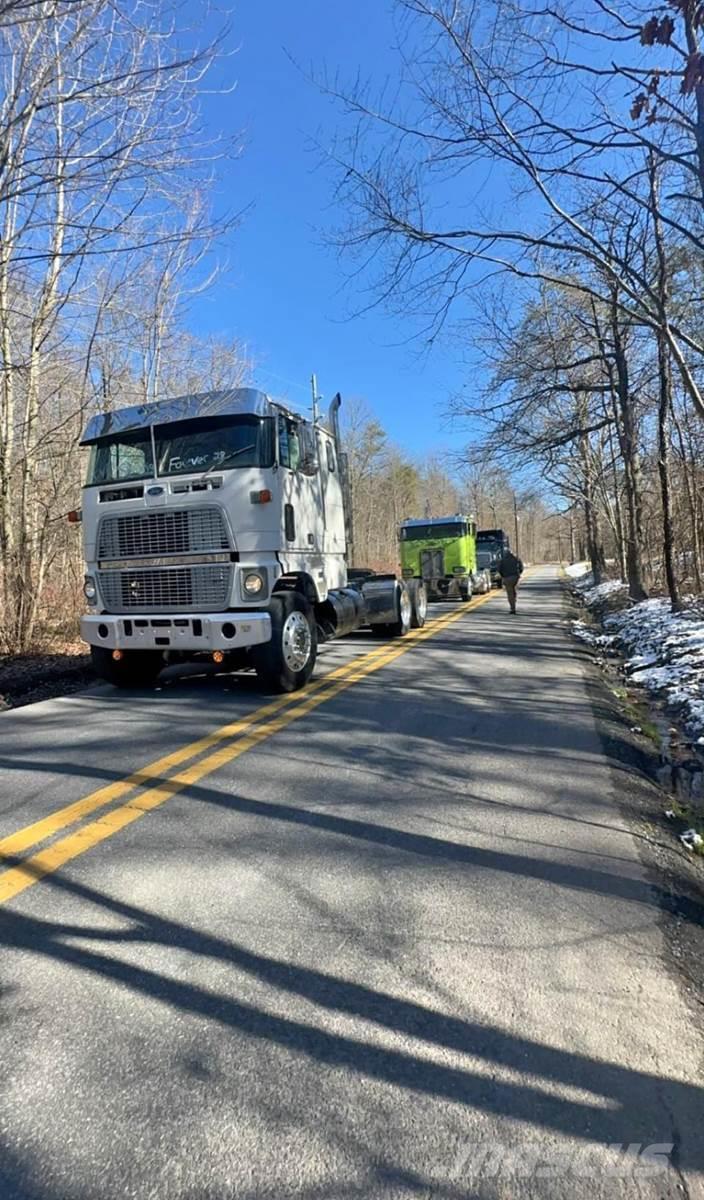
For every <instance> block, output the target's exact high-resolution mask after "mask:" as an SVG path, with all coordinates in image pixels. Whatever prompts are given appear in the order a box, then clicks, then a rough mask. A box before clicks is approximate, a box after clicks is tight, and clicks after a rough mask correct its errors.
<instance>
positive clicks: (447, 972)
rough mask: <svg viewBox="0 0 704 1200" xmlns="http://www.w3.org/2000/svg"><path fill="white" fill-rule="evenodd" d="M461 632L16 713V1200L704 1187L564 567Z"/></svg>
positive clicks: (12, 1061)
mask: <svg viewBox="0 0 704 1200" xmlns="http://www.w3.org/2000/svg"><path fill="white" fill-rule="evenodd" d="M433 618H434V622H435V623H434V625H433V626H432V628H431V630H430V632H431V634H432V636H427V637H425V636H423V637H421V638H415V639H412V640H409V639H405V640H404V641H403V642H397V643H393V644H391V645H390V646H384V645H382V646H380V645H379V643H376V642H372V641H371V639H366V638H363V637H357V638H350V639H348V640H347V641H345V642H341V643H340V644H339V645H335V646H332V647H330V648H329V649H327V651H326V653H325V654H324V656H323V657H322V659H321V663H320V668H319V671H318V675H317V677H316V679H317V681H322V680H323V679H325V680H326V682H325V683H322V684H321V686H314V687H313V689H312V690H310V691H309V692H306V693H299V695H298V696H297V697H294V698H293V699H292V700H291V699H287V700H284V701H281V702H276V701H275V702H274V704H273V706H272V705H271V704H270V702H269V701H267V700H266V698H264V697H262V696H261V695H259V694H258V693H257V691H256V686H255V684H254V681H253V680H248V679H247V678H246V677H241V678H240V679H230V678H228V677H223V676H220V677H216V678H213V677H208V676H203V675H194V676H192V677H190V678H188V679H183V678H181V679H174V678H170V679H169V678H167V677H165V678H164V679H163V681H162V683H161V686H160V687H159V689H158V690H156V691H154V692H150V693H140V694H133V695H126V694H118V693H116V692H112V691H110V690H109V689H107V688H102V687H96V688H95V689H92V690H91V691H88V692H85V693H82V694H80V695H75V696H71V697H66V698H64V699H60V700H52V701H47V702H44V703H40V704H37V705H33V706H30V707H28V708H25V709H20V710H18V711H16V712H10V713H7V714H4V715H2V716H0V766H1V767H2V775H1V776H0V779H1V795H0V851H2V852H3V853H4V854H5V856H6V857H5V869H4V872H3V873H1V874H0V946H1V951H0V1054H1V1058H0V1062H1V1064H2V1070H1V1071H0V1200H20V1198H22V1200H113V1198H114V1200H118V1198H120V1200H122V1198H126V1197H130V1198H132V1197H134V1198H135V1200H146V1198H150V1200H151V1198H155V1200H230V1198H237V1200H286V1198H288V1197H296V1200H347V1198H352V1197H355V1198H365V1200H366V1198H376V1197H379V1198H381V1197H383V1198H384V1200H386V1198H391V1197H393V1198H394V1200H396V1198H398V1200H402V1198H403V1200H406V1198H410V1197H416V1198H417V1197H422V1198H426V1197H427V1198H430V1197H433V1198H434V1200H442V1198H446V1200H460V1198H469V1197H480V1198H484V1197H486V1198H487V1200H489V1198H492V1200H493V1198H499V1197H502V1198H503V1197H512V1198H515V1197H518V1198H522V1197H550V1198H552V1197H565V1198H567V1197H569V1198H570V1200H573V1198H581V1197H584V1198H585V1200H586V1198H587V1197H589V1198H590V1200H592V1198H599V1197H602V1196H604V1197H606V1196H609V1197H612V1196H628V1197H631V1196H635V1197H639V1198H641V1200H655V1197H658V1198H661V1200H662V1198H665V1197H678V1198H681V1197H683V1196H688V1197H692V1198H694V1197H699V1196H702V1195H704V1183H703V1181H704V1134H703V1133H702V1130H704V1091H703V1090H702V1078H701V1069H700V1066H701V1038H700V1030H699V1029H698V1028H697V1025H696V1018H695V1016H694V1014H693V1011H692V1009H691V1007H690V1004H689V1002H688V1000H687V997H686V995H685V992H684V990H683V988H682V987H681V985H680V982H679V981H678V979H677V978H676V977H674V976H673V975H672V974H671V973H670V971H669V968H668V965H667V962H668V960H667V957H666V955H665V947H664V939H663V932H662V928H661V919H662V917H661V908H660V901H661V899H662V897H661V896H660V895H659V892H658V887H657V884H656V883H655V882H653V881H652V880H649V879H648V878H647V877H646V875H645V873H644V869H643V867H642V866H641V863H640V860H639V854H638V838H637V834H635V833H634V832H632V831H630V830H629V828H628V827H627V825H626V823H625V819H624V818H623V817H622V816H621V815H620V809H619V804H618V792H619V791H620V790H621V789H623V788H624V787H630V786H637V780H634V779H633V778H631V777H630V773H629V771H628V770H627V769H626V768H623V769H622V771H620V772H619V771H616V770H614V769H613V767H612V766H610V765H609V764H608V763H607V760H606V759H605V757H604V754H603V752H602V747H601V742H600V739H599V734H598V730H597V727H596V724H595V718H594V715H593V712H592V708H591V704H590V701H589V698H588V692H587V688H586V686H585V677H584V672H585V669H588V668H585V666H584V664H583V662H582V659H581V658H580V655H579V653H578V652H577V651H576V650H575V649H574V647H573V646H572V645H571V643H570V642H569V640H568V638H567V635H566V632H565V625H564V613H563V610H562V601H561V596H560V589H559V584H558V582H557V576H556V571H555V570H554V569H553V568H542V569H538V570H536V571H535V572H533V574H532V576H531V577H530V578H529V579H528V580H527V581H526V582H525V583H524V586H523V588H522V590H521V595H520V601H519V613H518V616H516V617H511V616H509V614H508V612H507V610H506V603H505V600H504V598H503V597H502V596H499V595H494V596H493V597H492V598H490V599H489V600H488V601H485V600H484V599H482V600H481V601H480V602H479V603H478V604H477V605H476V607H473V608H472V606H470V610H469V611H468V610H467V609H466V608H465V609H464V610H462V612H460V608H459V606H458V605H452V604H445V605H440V606H437V607H435V608H434V609H433ZM406 642H408V647H406ZM370 655H372V656H373V655H376V657H375V658H374V657H370ZM372 668H374V669H372ZM262 708H264V711H263V712H262V711H261V710H262ZM184 747H185V749H183V748H184ZM164 759H166V761H163V760H164ZM143 768H147V769H146V770H142V769H143ZM125 780H127V782H125ZM78 802H81V803H80V804H78ZM70 806H73V807H70ZM8 856H10V857H8ZM618 1146H626V1147H630V1149H628V1150H622V1151H620V1152H619V1151H618V1149H617V1147H618ZM653 1146H656V1147H657V1149H654V1150H653V1149H651V1150H650V1151H649V1153H650V1155H651V1156H652V1157H651V1158H650V1159H648V1158H646V1157H642V1156H639V1148H641V1147H653ZM670 1147H672V1150H671V1151H670ZM660 1153H662V1154H664V1155H666V1156H667V1157H666V1159H665V1160H664V1161H665V1162H666V1163H667V1164H669V1165H667V1166H666V1167H665V1168H663V1160H661V1159H658V1158H657V1157H656V1156H657V1155H658V1154H660Z"/></svg>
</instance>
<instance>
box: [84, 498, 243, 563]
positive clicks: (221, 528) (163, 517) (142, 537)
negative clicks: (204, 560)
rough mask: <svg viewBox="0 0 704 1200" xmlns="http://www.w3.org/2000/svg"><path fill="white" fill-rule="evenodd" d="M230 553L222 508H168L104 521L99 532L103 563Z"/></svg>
mask: <svg viewBox="0 0 704 1200" xmlns="http://www.w3.org/2000/svg"><path fill="white" fill-rule="evenodd" d="M229 549H230V540H229V538H228V535H227V527H226V525H225V518H224V517H223V514H222V512H221V510H220V509H219V508H185V509H169V508H167V509H160V510H159V512H148V513H139V514H134V515H130V516H123V517H121V516H117V515H116V516H110V517H103V519H102V521H101V522H100V529H99V531H98V558H99V559H111V558H113V559H115V558H147V557H150V556H154V555H158V554H188V553H195V552H199V551H208V550H211V551H212V550H229Z"/></svg>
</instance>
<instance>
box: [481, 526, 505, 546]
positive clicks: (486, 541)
mask: <svg viewBox="0 0 704 1200" xmlns="http://www.w3.org/2000/svg"><path fill="white" fill-rule="evenodd" d="M503 540H504V532H503V529H482V530H480V531H479V533H478V534H477V545H478V546H481V545H497V546H501V545H503Z"/></svg>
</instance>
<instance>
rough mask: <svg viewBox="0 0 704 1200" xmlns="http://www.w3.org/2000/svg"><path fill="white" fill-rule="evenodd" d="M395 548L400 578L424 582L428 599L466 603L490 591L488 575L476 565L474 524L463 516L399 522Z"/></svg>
mask: <svg viewBox="0 0 704 1200" xmlns="http://www.w3.org/2000/svg"><path fill="white" fill-rule="evenodd" d="M399 545H400V555H401V574H402V575H403V578H404V579H407V580H408V579H422V580H424V582H425V585H426V590H427V592H428V595H429V597H432V598H435V599H438V598H440V597H446V596H459V598H460V599H461V600H469V599H470V597H471V596H472V594H473V593H474V592H483V593H484V592H488V591H489V590H490V589H491V578H490V575H489V572H488V571H485V570H482V569H480V568H478V566H477V527H476V524H475V522H474V521H473V519H472V518H471V517H469V516H466V515H465V514H463V513H455V514H454V516H451V517H429V518H427V519H422V520H408V521H402V522H401V526H400V529H399Z"/></svg>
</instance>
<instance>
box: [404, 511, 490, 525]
mask: <svg viewBox="0 0 704 1200" xmlns="http://www.w3.org/2000/svg"><path fill="white" fill-rule="evenodd" d="M473 520H474V517H471V516H469V514H468V513H455V514H454V516H452V517H409V518H408V520H407V521H402V522H401V528H408V527H411V526H413V525H456V524H457V522H458V521H473Z"/></svg>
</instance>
